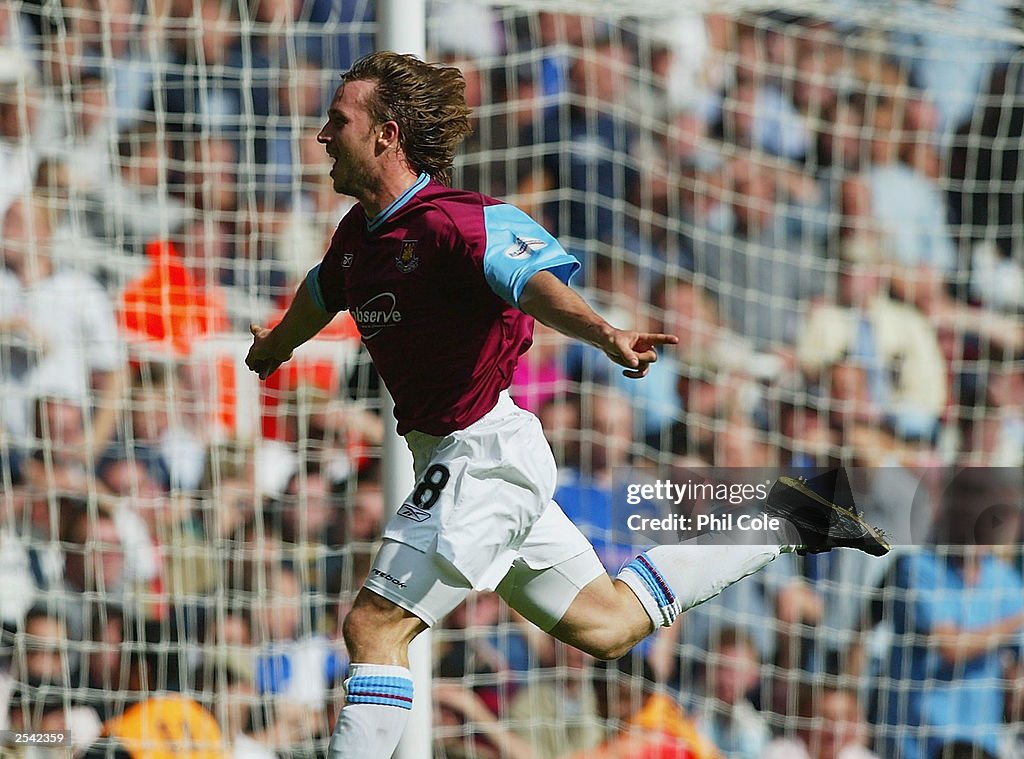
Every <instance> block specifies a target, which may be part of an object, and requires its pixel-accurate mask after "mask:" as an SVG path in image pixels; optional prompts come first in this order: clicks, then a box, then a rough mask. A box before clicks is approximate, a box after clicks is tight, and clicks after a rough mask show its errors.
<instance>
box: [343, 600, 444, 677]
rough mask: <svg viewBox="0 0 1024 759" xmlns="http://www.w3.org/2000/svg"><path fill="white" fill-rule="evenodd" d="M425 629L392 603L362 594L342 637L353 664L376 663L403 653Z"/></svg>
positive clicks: (420, 623) (347, 617)
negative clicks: (381, 659)
mask: <svg viewBox="0 0 1024 759" xmlns="http://www.w3.org/2000/svg"><path fill="white" fill-rule="evenodd" d="M424 627H425V625H424V624H423V623H422V622H421V621H420V620H418V619H416V618H414V617H411V616H409V615H408V614H407V613H406V612H405V611H404V610H403V609H401V608H400V607H398V606H396V605H395V604H393V603H391V602H390V601H385V600H384V599H382V598H379V597H374V596H373V594H364V593H360V595H359V596H358V597H357V598H356V602H355V604H354V605H353V606H352V609H351V611H349V613H348V614H347V615H346V616H345V621H344V622H343V623H342V626H341V633H342V637H343V638H344V639H345V646H346V647H347V648H348V652H349V656H351V657H352V660H353V661H376V660H378V659H379V658H380V657H381V656H389V655H391V654H393V653H394V652H397V651H404V650H405V649H406V648H407V647H408V645H409V643H410V642H412V639H413V638H415V637H416V635H418V634H419V632H420V631H421V630H422V629H423V628H424Z"/></svg>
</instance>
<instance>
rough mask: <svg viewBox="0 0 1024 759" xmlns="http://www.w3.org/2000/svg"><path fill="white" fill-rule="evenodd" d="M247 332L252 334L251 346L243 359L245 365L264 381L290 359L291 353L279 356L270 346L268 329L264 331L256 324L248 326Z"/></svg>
mask: <svg viewBox="0 0 1024 759" xmlns="http://www.w3.org/2000/svg"><path fill="white" fill-rule="evenodd" d="M249 331H250V332H252V346H251V347H250V348H249V353H248V355H246V357H245V365H246V366H248V367H249V368H250V369H251V370H252V371H254V372H256V374H258V375H259V377H260V379H261V380H265V379H266V378H267V377H269V376H270V375H271V374H273V373H274V372H276V371H277V367H279V366H280V365H281V364H283V363H284V362H285V361H287V360H288V359H290V358H291V357H292V354H291V353H288V354H287V355H284V356H282V355H280V352H279V350H278V349H276V348H275V346H273V345H272V344H271V341H270V339H269V338H270V332H271V330H269V329H264V328H263V327H261V326H259V325H258V324H250V325H249Z"/></svg>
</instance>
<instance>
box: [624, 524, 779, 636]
mask: <svg viewBox="0 0 1024 759" xmlns="http://www.w3.org/2000/svg"><path fill="white" fill-rule="evenodd" d="M783 550H785V549H784V548H782V547H780V546H777V545H730V544H725V543H723V542H722V536H721V535H713V534H711V533H708V534H705V535H701V536H699V537H697V538H694V539H693V540H688V541H687V542H685V543H682V544H680V545H664V546H655V547H654V548H651V549H650V550H648V551H645V552H643V553H642V554H640V555H639V556H637V557H636V558H635V559H633V560H632V561H630V562H629V563H627V564H626V565H625V566H624V567H623V568H622V570H621V571H620V572H619V575H618V578H617V579H619V580H622V581H623V582H624V583H626V585H628V586H629V589H630V590H632V591H633V593H635V594H636V597H637V598H638V599H640V603H641V604H642V605H643V607H644V609H645V610H646V611H647V614H648V615H649V616H650V617H651V621H652V622H653V623H654V626H655V628H657V627H661V626H665V627H668V626H669V625H671V624H672V623H673V622H674V621H675V619H676V617H678V616H679V615H680V614H682V613H683V612H684V611H686V610H687V609H690V608H693V607H694V606H697V605H698V604H702V603H704V602H705V601H707V600H708V599H710V598H714V597H715V596H717V595H718V594H719V593H721V592H722V591H723V590H725V589H726V588H727V587H729V586H730V585H732V584H733V583H734V582H736V581H738V580H741V579H743V578H744V577H746V576H747V575H750V574H753V573H754V572H756V571H757V570H759V569H761V568H762V567H763V566H765V565H766V564H768V563H769V562H770V561H773V560H774V559H775V558H776V557H777V556H778V555H779V554H780V553H782V551H783Z"/></svg>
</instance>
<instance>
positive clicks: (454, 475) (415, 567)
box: [365, 393, 605, 630]
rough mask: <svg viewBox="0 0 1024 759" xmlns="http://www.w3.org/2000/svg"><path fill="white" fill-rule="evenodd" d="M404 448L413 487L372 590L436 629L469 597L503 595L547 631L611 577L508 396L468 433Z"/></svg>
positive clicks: (530, 418) (544, 448) (373, 575)
mask: <svg viewBox="0 0 1024 759" xmlns="http://www.w3.org/2000/svg"><path fill="white" fill-rule="evenodd" d="M406 442H407V443H408V445H409V448H410V450H411V451H412V454H413V462H414V467H415V472H416V485H415V486H414V488H413V491H412V492H411V493H410V494H409V496H408V497H407V498H406V499H405V501H404V502H403V504H402V506H401V507H400V508H399V510H398V512H397V513H396V514H395V516H394V517H392V518H391V520H390V521H389V522H388V524H387V526H386V527H385V529H384V543H383V545H382V546H381V549H380V551H379V552H378V554H377V556H376V558H375V559H374V563H373V566H372V567H371V569H370V574H369V576H368V577H367V580H366V583H365V585H366V587H367V588H368V589H370V590H372V591H373V592H375V593H377V594H378V595H381V596H383V597H384V598H387V599H388V600H390V601H391V602H393V603H395V604H397V605H398V606H400V607H402V608H403V609H406V610H407V611H409V612H411V613H413V614H415V615H416V616H417V617H419V618H420V619H422V620H423V621H424V622H425V623H427V624H428V625H431V626H433V625H434V624H435V623H436V622H437V621H438V620H439V619H441V618H442V617H444V616H445V615H446V614H448V612H450V611H451V610H452V609H454V608H455V607H456V606H458V605H459V604H460V603H461V602H462V600H463V599H464V598H465V597H466V596H467V595H468V594H469V592H470V591H471V590H492V589H497V591H498V593H499V594H501V595H502V597H504V598H505V600H506V601H507V602H508V603H509V605H510V606H512V608H514V609H516V610H517V611H519V612H520V613H521V614H523V615H524V616H525V617H527V618H528V619H530V620H531V621H532V622H534V623H535V624H537V625H538V626H539V627H541V628H542V629H544V630H549V629H551V627H553V626H554V625H555V623H556V622H558V620H559V619H561V618H562V615H563V614H564V613H565V611H566V610H567V609H568V608H569V605H570V604H571V603H572V601H573V599H574V598H575V597H576V595H577V594H578V593H579V591H580V590H581V589H582V588H583V587H585V586H586V585H587V584H588V583H590V582H591V581H592V580H594V579H595V578H596V577H598V576H599V575H601V574H603V573H604V571H605V570H604V567H603V566H602V564H601V562H600V560H599V559H598V558H597V554H596V553H594V549H593V548H592V547H591V545H590V542H589V541H588V540H587V539H586V537H584V536H583V533H581V532H580V530H579V529H578V528H577V527H576V525H574V524H573V523H572V522H570V521H569V519H568V517H566V516H565V514H564V513H563V512H562V510H561V508H559V506H558V504H557V503H555V502H554V501H553V500H552V495H553V494H554V490H555V480H556V470H555V461H554V457H553V456H552V455H551V449H550V448H549V446H548V443H547V440H546V439H545V438H544V433H543V430H542V429H541V425H540V421H539V420H538V419H537V418H536V417H535V416H534V415H533V414H531V413H529V412H528V411H524V410H523V409H520V408H519V407H518V406H516V405H515V403H513V401H512V399H511V398H510V397H509V396H508V394H507V393H502V394H501V396H500V398H499V400H498V403H497V404H496V405H495V407H494V408H493V409H492V410H491V411H489V412H488V413H487V414H485V415H484V416H483V417H482V418H481V419H480V420H478V421H476V422H474V423H473V424H471V425H469V426H468V427H466V428H465V429H463V430H458V431H456V432H453V433H451V434H450V435H446V436H444V437H435V436H431V435H424V434H422V433H418V432H412V433H409V434H408V435H407V436H406Z"/></svg>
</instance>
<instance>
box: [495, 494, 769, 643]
mask: <svg viewBox="0 0 1024 759" xmlns="http://www.w3.org/2000/svg"><path fill="white" fill-rule="evenodd" d="M552 507H553V511H554V512H555V513H556V514H557V515H558V516H557V518H552V519H551V520H550V521H551V522H564V523H563V524H562V525H561V527H560V528H559V530H558V534H559V535H560V536H565V535H568V534H571V533H576V534H578V533H579V531H578V529H577V528H576V526H575V525H573V524H572V523H571V522H570V521H569V520H568V519H567V518H566V517H565V516H564V514H562V512H561V509H559V508H558V507H557V505H555V504H552ZM545 516H548V515H545ZM546 523H549V522H548V520H545V522H544V523H542V524H546ZM532 537H535V536H533V535H532V534H531V538H532ZM537 537H539V536H537ZM579 538H580V539H583V540H585V538H583V536H582V535H580V536H579ZM536 545H537V544H536V543H533V544H530V545H528V546H526V547H525V548H526V555H527V556H529V552H530V551H532V550H536ZM661 549H669V550H665V551H663V550H661ZM779 552H780V550H779V548H778V547H776V546H735V545H730V546H716V545H713V544H711V541H709V540H702V541H700V543H699V544H692V542H691V543H688V544H685V545H676V546H656V547H655V548H653V549H651V550H649V551H647V552H645V553H643V554H641V555H640V556H639V557H637V558H636V559H634V560H633V561H631V562H629V564H627V565H626V567H624V568H623V569H622V571H621V572H620V573H619V576H618V577H617V578H615V579H613V578H612V577H610V576H609V575H608V573H607V572H606V571H605V570H604V567H603V566H602V565H601V562H600V560H599V559H598V558H597V554H595V553H594V549H593V548H590V547H589V545H588V546H587V550H586V551H584V552H582V553H579V554H577V555H576V556H573V557H572V558H570V559H567V560H563V561H560V562H558V563H557V564H554V565H552V566H548V567H545V568H542V569H532V568H530V566H529V564H528V563H527V562H526V561H524V560H519V561H517V562H516V563H515V564H513V567H512V569H511V570H510V571H509V574H508V575H506V577H505V579H504V580H503V581H502V583H501V584H500V585H499V586H498V592H499V593H500V594H501V595H502V597H503V598H505V600H506V601H507V602H508V604H509V605H510V606H512V608H514V609H516V611H518V612H519V613H521V614H522V615H523V616H525V617H526V618H527V619H529V620H530V621H531V622H533V623H534V624H536V625H537V626H538V627H540V628H541V629H542V630H545V631H546V632H548V633H550V634H551V635H553V636H555V637H556V638H558V639H559V640H561V641H564V642H565V643H568V644H569V645H572V646H575V647H576V648H579V649H580V650H582V651H586V652H587V653H589V654H591V655H592V656H595V657H597V658H599V659H616V658H618V657H620V656H622V655H623V654H625V653H626V652H627V651H629V650H630V649H631V648H633V646H635V645H636V644H637V643H639V642H640V641H641V640H643V639H644V638H645V637H647V636H648V635H650V633H651V632H653V630H654V629H655V627H658V626H661V625H668V624H671V623H672V621H674V620H675V618H676V616H678V614H679V613H681V612H682V611H684V610H685V609H688V608H691V607H693V606H696V605H697V604H699V603H702V602H704V601H706V600H708V599H709V598H711V597H713V596H715V595H717V594H718V593H720V592H721V591H722V590H724V589H725V588H726V587H728V586H729V585H731V584H732V583H734V582H736V581H738V580H740V579H741V578H743V577H746V576H747V575H749V574H751V573H753V572H756V571H757V570H758V569H760V568H761V567H763V566H765V565H766V564H767V563H768V562H770V561H772V560H773V559H774V558H775V557H777V556H778V555H779ZM651 567H654V568H653V569H651ZM666 567H667V569H666ZM711 567H713V568H714V571H709V568H711ZM639 571H642V572H643V573H644V574H643V576H642V577H641V575H640V574H638V572H639ZM648 581H649V582H650V583H651V585H650V586H649V585H648V584H647V582H648Z"/></svg>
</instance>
